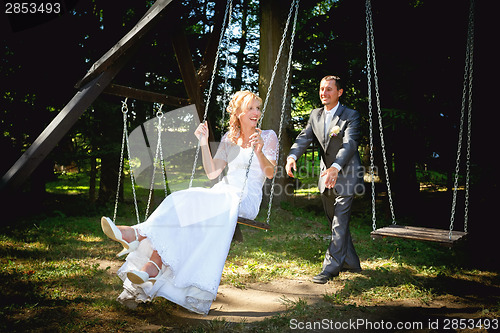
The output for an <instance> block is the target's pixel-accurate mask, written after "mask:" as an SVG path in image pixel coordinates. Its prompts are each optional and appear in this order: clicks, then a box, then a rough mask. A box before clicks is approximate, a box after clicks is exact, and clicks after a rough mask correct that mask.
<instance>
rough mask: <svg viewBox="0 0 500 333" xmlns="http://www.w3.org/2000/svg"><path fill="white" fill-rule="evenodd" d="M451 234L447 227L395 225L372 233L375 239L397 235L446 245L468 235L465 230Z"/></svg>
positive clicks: (452, 243) (397, 236)
mask: <svg viewBox="0 0 500 333" xmlns="http://www.w3.org/2000/svg"><path fill="white" fill-rule="evenodd" d="M449 234H450V231H449V230H445V229H434V228H424V227H410V226H398V225H393V226H389V227H384V228H380V229H377V230H374V231H372V232H371V234H370V235H371V236H372V238H373V239H380V238H386V237H396V238H404V239H413V240H420V241H428V242H435V243H439V244H441V245H445V246H453V245H454V244H455V243H457V242H458V241H460V240H463V239H464V238H465V237H466V236H467V233H466V232H463V231H453V232H452V235H451V238H450V236H449Z"/></svg>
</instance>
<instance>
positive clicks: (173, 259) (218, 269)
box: [118, 130, 278, 314]
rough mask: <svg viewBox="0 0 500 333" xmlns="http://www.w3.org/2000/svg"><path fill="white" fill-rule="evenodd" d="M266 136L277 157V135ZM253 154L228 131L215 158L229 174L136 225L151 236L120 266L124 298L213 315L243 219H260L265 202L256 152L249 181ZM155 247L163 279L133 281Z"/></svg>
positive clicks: (267, 148)
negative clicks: (130, 277) (231, 138)
mask: <svg viewBox="0 0 500 333" xmlns="http://www.w3.org/2000/svg"><path fill="white" fill-rule="evenodd" d="M262 138H263V140H264V147H263V152H264V154H265V156H266V157H267V158H268V159H269V160H276V159H277V152H278V138H277V136H276V133H275V132H274V131H272V130H267V131H263V132H262ZM251 154H252V148H245V149H243V148H241V147H239V146H237V145H235V144H233V143H231V142H230V141H229V140H228V138H227V134H226V135H224V136H223V138H222V140H221V144H220V145H219V148H218V150H217V153H216V154H215V156H214V158H216V159H221V160H224V161H226V162H227V174H226V175H225V176H224V177H223V178H222V180H221V181H220V182H218V183H217V184H215V185H214V186H213V187H212V188H210V189H207V188H190V189H187V190H182V191H177V192H174V193H172V194H171V195H169V196H168V197H167V198H165V200H163V202H162V203H161V204H160V205H159V206H158V208H157V209H156V210H155V211H154V212H153V213H152V214H151V216H150V217H149V218H148V219H147V221H146V222H144V223H141V224H138V225H137V226H136V228H137V230H138V232H139V233H140V234H141V235H143V236H146V237H147V239H145V240H143V241H142V242H141V244H140V245H139V248H138V249H137V250H136V251H134V252H132V253H130V254H129V255H128V256H127V259H126V262H125V263H124V264H123V266H122V267H121V268H120V269H119V270H118V276H119V277H120V278H121V279H122V280H123V281H124V283H123V286H124V290H123V292H122V294H121V295H120V296H119V297H118V301H120V302H121V303H123V304H125V305H126V306H128V307H135V306H136V305H137V303H141V302H149V301H151V300H152V299H153V298H155V297H158V296H161V297H164V298H166V299H168V300H170V301H172V302H174V303H177V304H179V305H181V306H183V307H185V308H186V309H188V310H190V311H193V312H196V313H200V314H208V311H209V310H210V306H211V304H212V302H213V300H214V299H215V297H216V296H217V290H218V287H219V283H220V279H221V276H222V270H223V269H224V263H225V261H226V257H227V254H228V252H229V247H230V245H231V240H232V237H233V234H234V228H235V226H236V222H237V218H238V216H242V217H246V218H249V219H254V218H255V217H256V216H257V214H258V212H259V208H260V203H261V201H262V186H263V185H264V182H265V180H266V177H265V175H264V174H263V172H262V169H261V168H260V163H259V161H258V158H257V157H256V156H255V155H254V157H253V158H252V164H251V166H250V171H249V175H248V179H247V181H246V183H245V178H246V170H247V166H248V163H249V161H250V156H251ZM244 184H245V186H244V188H243V185H244ZM240 198H241V203H240ZM154 250H156V251H158V253H159V254H160V256H161V258H162V262H163V265H162V269H161V273H160V274H159V278H158V280H157V281H156V283H154V284H152V283H150V282H147V283H144V284H142V285H135V284H132V283H131V282H130V281H129V280H128V279H127V277H126V273H127V272H128V271H130V270H133V269H137V270H140V269H141V268H142V266H144V264H145V263H146V262H147V261H148V260H149V258H150V257H151V255H152V253H153V251H154Z"/></svg>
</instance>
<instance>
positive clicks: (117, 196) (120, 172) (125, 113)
mask: <svg viewBox="0 0 500 333" xmlns="http://www.w3.org/2000/svg"><path fill="white" fill-rule="evenodd" d="M127 100H128V98H125V101H122V114H123V131H122V133H123V134H122V147H121V151H120V167H119V168H118V183H117V185H116V198H115V209H114V212H113V222H114V223H116V212H117V210H118V201H119V200H120V183H121V179H122V171H123V155H124V151H125V141H126V139H125V135H126V134H125V133H126V131H127V113H128V107H127Z"/></svg>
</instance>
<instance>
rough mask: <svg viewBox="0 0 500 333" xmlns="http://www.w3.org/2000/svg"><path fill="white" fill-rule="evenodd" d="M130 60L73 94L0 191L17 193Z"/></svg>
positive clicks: (102, 74)
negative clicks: (8, 189) (10, 190)
mask: <svg viewBox="0 0 500 333" xmlns="http://www.w3.org/2000/svg"><path fill="white" fill-rule="evenodd" d="M131 53H132V52H131ZM129 57H130V53H129V55H128V56H124V57H122V58H121V59H119V61H117V62H116V63H114V64H113V66H111V67H110V68H108V69H107V70H106V71H104V72H103V73H101V74H99V76H98V77H96V78H94V79H93V80H92V81H90V82H89V83H87V84H86V85H85V86H84V87H83V88H81V89H80V90H79V91H78V92H77V93H76V94H75V96H74V97H73V98H72V99H71V100H70V101H69V102H68V104H66V106H65V107H64V108H63V109H62V110H61V111H60V112H59V113H58V114H57V116H56V117H55V118H54V119H53V120H52V122H51V123H50V124H49V125H48V126H47V127H46V128H45V129H44V130H43V132H42V133H41V134H40V135H39V136H38V138H37V139H36V140H35V141H34V142H33V143H32V144H31V146H30V147H29V148H28V149H27V150H26V151H25V152H24V154H23V155H22V156H21V157H20V158H19V159H18V160H17V161H16V163H14V165H13V166H12V167H11V168H10V169H9V170H8V171H7V172H6V173H5V175H4V176H3V177H2V179H1V181H0V190H5V189H7V188H10V189H16V188H18V187H19V186H20V185H21V184H22V183H23V182H24V181H26V179H28V177H29V176H30V175H31V173H32V172H33V171H34V170H35V169H36V168H37V167H38V165H39V164H40V163H41V162H42V161H43V160H44V159H45V157H47V155H48V154H49V153H50V152H51V151H52V149H54V147H55V146H56V145H57V144H58V143H59V141H60V140H61V139H62V138H63V136H64V135H66V133H67V132H68V131H69V130H70V129H71V127H72V126H73V125H74V124H75V123H76V121H77V120H78V119H79V118H80V116H81V115H82V114H83V112H85V110H86V109H87V108H88V107H89V106H90V105H91V104H92V103H93V102H94V101H95V99H96V98H97V97H98V96H99V95H100V94H101V93H102V91H103V90H104V88H106V87H107V86H108V85H109V83H110V82H111V81H112V80H113V78H114V77H115V76H116V74H118V72H119V71H120V69H121V68H122V67H123V65H124V64H125V63H126V62H127V60H128V59H129Z"/></svg>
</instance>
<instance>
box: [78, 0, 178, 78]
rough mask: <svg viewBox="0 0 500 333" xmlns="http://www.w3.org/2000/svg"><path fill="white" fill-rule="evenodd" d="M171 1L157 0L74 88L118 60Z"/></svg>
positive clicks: (151, 25) (149, 27)
mask: <svg viewBox="0 0 500 333" xmlns="http://www.w3.org/2000/svg"><path fill="white" fill-rule="evenodd" d="M170 2H172V0H157V1H156V2H155V3H154V4H153V5H152V6H151V8H149V10H148V11H147V12H146V14H145V15H144V16H143V17H142V18H141V19H140V20H139V22H137V24H136V25H135V26H134V27H133V28H132V30H130V31H129V32H128V33H127V34H126V35H125V36H124V37H123V38H122V39H120V40H119V41H118V43H116V44H115V45H114V46H113V47H112V48H111V49H110V50H109V51H108V52H106V53H105V54H104V55H103V56H102V57H101V58H100V59H99V60H97V61H96V62H95V63H94V64H93V65H92V67H90V69H89V71H88V72H87V74H86V75H85V76H84V77H83V79H82V80H80V81H79V82H78V83H77V84H76V88H80V87H81V86H83V85H85V84H86V83H88V82H89V81H90V80H92V79H94V78H95V77H96V76H97V75H99V74H101V73H102V72H104V71H105V70H106V69H107V68H108V67H110V66H111V65H112V64H113V63H114V62H115V61H116V60H117V59H118V58H120V57H121V56H122V55H123V54H124V53H125V52H126V51H127V50H128V49H129V48H130V47H131V46H132V45H134V44H135V43H136V42H137V41H138V40H139V39H141V38H142V37H143V36H144V35H145V34H146V33H147V32H148V31H149V30H151V28H152V27H153V26H154V25H155V24H156V22H157V21H158V20H159V19H160V18H161V17H162V16H163V9H165V7H167V6H168V4H169V3H170Z"/></svg>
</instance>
